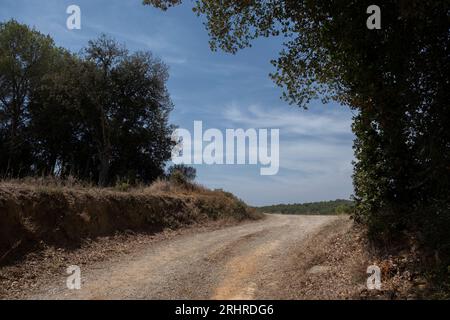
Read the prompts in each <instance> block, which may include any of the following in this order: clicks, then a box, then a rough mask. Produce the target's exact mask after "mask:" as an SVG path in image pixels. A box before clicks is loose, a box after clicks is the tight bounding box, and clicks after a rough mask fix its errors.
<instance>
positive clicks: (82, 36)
mask: <svg viewBox="0 0 450 320" xmlns="http://www.w3.org/2000/svg"><path fill="white" fill-rule="evenodd" d="M71 4H75V5H78V6H79V7H80V8H81V30H68V29H67V28H66V19H67V17H68V15H67V14H66V8H67V7H68V6H69V5H71ZM11 18H14V19H16V20H18V21H19V22H22V23H26V24H28V25H30V26H34V27H36V28H37V29H38V30H39V31H41V32H42V33H45V34H50V35H51V36H52V37H53V39H54V40H55V42H56V44H57V45H59V46H63V47H65V48H68V49H70V50H72V51H74V52H78V51H79V50H80V49H81V48H82V47H84V46H85V45H86V43H87V41H88V40H89V39H93V38H96V37H98V36H99V35H100V34H101V33H105V34H107V35H110V36H112V37H114V38H115V39H116V40H118V41H119V42H121V43H123V44H125V45H126V46H127V48H128V49H130V50H131V51H133V50H149V51H152V52H153V53H154V54H155V55H156V56H158V57H160V58H161V59H162V60H163V61H164V62H165V63H166V64H167V65H168V66H169V68H170V80H169V83H168V87H169V91H170V94H171V97H172V100H173V102H174V105H175V108H174V111H173V113H172V115H171V122H172V123H173V124H176V125H178V126H180V127H182V128H186V129H189V130H192V129H193V121H194V120H202V121H203V127H204V128H205V129H207V128H218V129H221V130H225V129H226V128H243V129H248V128H279V129H280V146H279V148H280V170H279V172H278V174H277V175H274V176H261V175H260V170H259V168H260V166H257V165H256V166H255V165H197V166H196V168H197V172H198V181H199V182H200V183H201V184H204V185H206V186H208V187H211V188H223V189H225V190H228V191H231V192H233V193H235V194H236V195H238V196H239V197H241V198H242V199H244V200H245V201H246V202H248V203H249V204H252V205H265V204H272V203H294V202H308V201H319V200H332V199H336V198H344V199H345V198H349V196H350V195H351V194H352V192H353V188H352V182H351V173H352V166H351V161H352V160H353V151H352V141H353V134H352V132H351V129H350V125H351V117H352V114H351V112H350V110H349V109H348V108H346V107H343V106H340V105H337V104H335V103H330V104H327V105H323V104H321V103H320V102H315V103H313V105H312V106H311V108H310V109H309V110H307V111H305V110H301V109H298V108H297V107H294V106H290V105H288V104H287V103H285V102H284V101H283V100H280V99H279V97H280V95H281V89H280V88H278V87H276V86H275V85H274V84H273V82H272V81H271V80H270V79H269V77H268V74H269V73H270V72H272V71H274V68H273V66H272V65H271V64H270V60H271V59H273V58H275V57H277V55H278V52H279V50H280V48H281V40H280V39H276V38H271V39H259V40H257V41H255V42H254V43H253V47H252V48H248V49H245V50H242V51H240V52H238V54H236V55H230V54H226V53H223V52H220V51H219V52H211V50H210V49H209V45H208V35H207V32H206V30H205V28H204V26H203V25H202V19H201V18H198V17H197V16H196V15H195V14H193V13H192V11H191V8H190V2H189V1H187V2H186V4H184V5H182V6H179V7H175V8H173V9H171V10H169V11H167V12H161V11H159V10H157V9H154V8H152V7H148V6H143V5H142V4H141V0H126V1H123V0H95V1H92V0H90V1H89V0H71V1H65V0H34V1H33V0H1V3H0V20H1V21H4V20H8V19H11Z"/></svg>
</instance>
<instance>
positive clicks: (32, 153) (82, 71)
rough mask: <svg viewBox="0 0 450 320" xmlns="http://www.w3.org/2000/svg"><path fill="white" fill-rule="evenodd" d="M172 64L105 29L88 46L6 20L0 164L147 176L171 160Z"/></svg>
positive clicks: (11, 168) (6, 170) (24, 170)
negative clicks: (68, 44)
mask: <svg viewBox="0 0 450 320" xmlns="http://www.w3.org/2000/svg"><path fill="white" fill-rule="evenodd" d="M167 80H168V69H167V66H166V65H165V64H164V63H163V62H162V61H161V60H159V59H158V58H155V57H154V56H153V55H152V54H151V53H150V52H134V53H129V52H128V51H127V50H126V48H125V47H124V46H122V45H120V44H118V43H117V42H116V41H115V40H113V39H111V38H109V37H107V36H105V35H102V36H100V37H99V38H98V39H96V40H92V41H89V43H88V45H87V46H86V48H85V49H84V50H83V51H82V53H81V54H78V55H75V54H72V53H70V52H68V51H67V50H65V49H62V48H58V47H56V46H55V44H54V43H53V41H52V39H51V38H50V37H48V36H44V35H42V34H41V33H39V32H38V31H37V30H34V29H30V28H29V27H27V26H26V25H22V24H19V23H18V22H16V21H14V20H11V21H8V22H6V23H2V24H0V172H1V174H2V176H8V177H21V176H27V175H49V174H57V175H60V176H63V177H64V176H68V175H73V176H76V177H79V178H80V179H83V180H89V181H92V182H96V183H98V184H99V185H102V186H106V185H109V184H111V183H114V181H115V180H117V179H128V180H130V181H141V182H149V181H152V180H154V179H155V178H156V177H158V176H161V175H162V174H163V173H164V166H165V163H166V162H167V160H169V159H170V156H171V149H172V147H173V142H172V141H171V133H172V131H173V129H174V128H173V126H171V125H170V124H169V123H168V117H169V113H170V111H171V110H172V108H173V105H172V102H171V100H170V96H169V93H168V91H167V88H166V82H167Z"/></svg>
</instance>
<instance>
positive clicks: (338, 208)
mask: <svg viewBox="0 0 450 320" xmlns="http://www.w3.org/2000/svg"><path fill="white" fill-rule="evenodd" d="M353 206H354V204H353V202H352V201H349V200H341V199H338V200H332V201H320V202H309V203H293V204H277V205H272V206H264V207H259V208H257V209H258V211H259V212H265V213H284V214H316V215H332V214H351V211H352V208H353Z"/></svg>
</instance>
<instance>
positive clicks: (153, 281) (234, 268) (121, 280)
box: [29, 215, 337, 299]
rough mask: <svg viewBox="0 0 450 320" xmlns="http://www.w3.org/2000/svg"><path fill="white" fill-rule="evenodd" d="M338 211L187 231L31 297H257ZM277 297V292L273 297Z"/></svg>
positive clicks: (271, 217) (275, 283) (273, 286)
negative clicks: (71, 286)
mask: <svg viewBox="0 0 450 320" xmlns="http://www.w3.org/2000/svg"><path fill="white" fill-rule="evenodd" d="M336 219H337V218H336V217H334V216H300V215H298V216H294V215H268V216H267V217H266V218H265V219H263V220H260V221H257V222H251V223H244V224H241V225H237V226H233V227H227V228H223V229H220V230H215V231H208V232H203V233H197V234H187V235H182V236H179V237H176V238H174V239H171V240H167V241H162V242H160V243H156V244H154V245H151V246H149V247H148V248H145V249H144V250H140V251H139V252H133V253H132V254H129V255H128V256H126V257H124V258H123V259H120V260H119V261H116V262H114V263H107V262H101V263H96V264H95V265H94V266H92V267H89V268H88V270H84V269H83V270H81V276H82V286H81V289H80V290H68V289H67V287H66V285H65V283H64V282H62V281H58V283H57V284H48V285H46V286H45V287H44V288H42V289H41V290H40V293H39V294H35V295H33V296H31V297H29V298H31V299H256V298H258V297H260V296H263V293H264V291H265V290H268V289H270V291H274V289H275V291H276V288H277V286H282V283H280V282H279V277H278V276H277V270H280V268H282V266H283V265H284V264H286V263H288V262H287V261H288V260H289V259H288V258H289V257H290V255H291V254H292V253H293V252H295V250H298V248H299V246H301V245H302V242H303V241H304V240H305V239H306V237H307V236H308V235H311V234H314V233H315V232H318V231H319V230H320V229H321V228H323V227H324V226H325V225H327V224H329V223H332V222H333V221H335V220H336ZM273 298H276V297H273Z"/></svg>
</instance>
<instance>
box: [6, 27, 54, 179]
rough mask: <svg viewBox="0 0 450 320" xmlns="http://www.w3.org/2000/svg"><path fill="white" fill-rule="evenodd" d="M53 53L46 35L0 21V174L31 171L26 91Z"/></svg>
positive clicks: (47, 64)
mask: <svg viewBox="0 0 450 320" xmlns="http://www.w3.org/2000/svg"><path fill="white" fill-rule="evenodd" d="M56 52H57V49H56V48H55V46H54V44H53V41H52V39H51V38H50V37H48V36H44V35H42V34H41V33H39V32H38V31H36V30H34V29H30V28H28V27H27V26H24V25H22V24H19V23H18V22H16V21H15V20H10V21H8V22H6V23H0V168H1V171H2V174H7V175H12V176H15V175H26V174H28V173H29V172H30V170H31V165H32V160H31V157H32V156H31V145H30V141H29V140H28V134H27V123H28V122H29V109H28V105H29V103H30V93H31V92H32V90H33V88H35V87H36V86H37V85H39V82H40V80H41V78H42V77H43V75H44V74H45V73H46V72H48V70H49V69H50V67H51V64H52V60H53V58H54V56H55V54H56Z"/></svg>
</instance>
